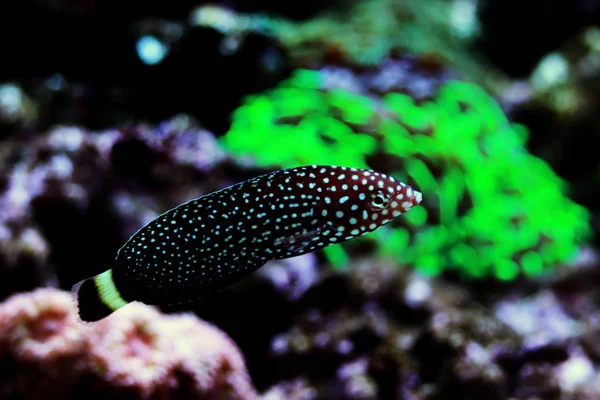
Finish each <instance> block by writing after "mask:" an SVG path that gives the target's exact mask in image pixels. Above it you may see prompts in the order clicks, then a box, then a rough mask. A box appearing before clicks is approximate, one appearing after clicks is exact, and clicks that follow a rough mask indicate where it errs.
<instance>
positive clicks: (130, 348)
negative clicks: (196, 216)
mask: <svg viewBox="0 0 600 400" xmlns="http://www.w3.org/2000/svg"><path fill="white" fill-rule="evenodd" d="M0 369H2V370H11V371H12V372H13V374H11V375H10V376H9V377H4V378H5V379H3V381H4V382H8V383H3V384H0V393H12V394H14V395H16V396H17V397H19V398H25V399H29V398H32V399H33V398H36V399H37V398H42V397H43V398H44V399H46V400H47V399H64V398H80V397H83V396H87V395H88V394H89V391H90V390H91V391H92V392H93V393H94V394H98V395H102V396H104V395H127V396H129V397H131V398H133V399H156V398H160V399H170V398H195V399H196V398H201V399H224V400H226V399H232V400H233V399H240V400H246V399H255V398H257V397H258V395H257V393H256V391H255V389H254V388H253V386H252V384H251V383H250V379H249V376H248V372H247V370H246V366H245V362H244V359H243V356H242V354H241V353H240V351H239V349H238V348H237V346H236V345H235V343H233V341H232V340H231V339H230V338H229V337H227V336H226V335H225V334H224V333H223V332H222V331H220V330H219V329H218V328H216V327H215V326H213V325H210V324H208V323H206V322H203V321H200V320H199V319H198V318H196V317H195V316H192V315H164V314H161V313H160V312H159V311H157V310H156V309H154V308H151V307H149V306H146V305H143V304H141V303H133V304H131V305H129V306H127V307H125V308H123V309H121V310H119V311H117V312H116V313H114V314H113V315H112V316H111V317H109V318H107V319H105V320H103V321H100V322H98V323H96V324H82V323H80V322H79V321H78V320H77V317H76V310H75V306H74V304H73V300H72V298H71V296H70V295H69V294H68V293H66V292H62V291H59V290H55V289H38V290H36V291H34V292H31V293H23V294H19V295H15V296H13V297H11V298H10V299H8V300H7V301H6V302H4V303H2V304H0ZM81 391H83V393H81Z"/></svg>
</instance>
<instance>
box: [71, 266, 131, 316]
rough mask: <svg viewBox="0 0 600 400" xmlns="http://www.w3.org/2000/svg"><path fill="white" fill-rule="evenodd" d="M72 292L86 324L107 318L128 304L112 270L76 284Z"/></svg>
mask: <svg viewBox="0 0 600 400" xmlns="http://www.w3.org/2000/svg"><path fill="white" fill-rule="evenodd" d="M71 291H72V292H73V295H74V296H75V301H76V303H77V308H78V312H79V317H80V318H81V320H83V321H85V322H95V321H99V320H101V319H103V318H106V317H108V316H109V315H110V314H112V313H113V312H114V311H115V310H118V309H119V308H121V307H123V306H124V305H127V303H128V302H127V301H125V300H123V298H122V297H121V294H120V293H119V291H118V290H117V288H116V286H115V284H114V281H113V279H112V269H109V270H108V271H105V272H103V273H101V274H99V275H96V276H94V277H92V278H88V279H85V280H83V281H81V282H79V283H76V284H75V285H74V286H73V289H71Z"/></svg>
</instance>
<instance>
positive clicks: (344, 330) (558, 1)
mask: <svg viewBox="0 0 600 400" xmlns="http://www.w3.org/2000/svg"><path fill="white" fill-rule="evenodd" d="M0 140H1V142H0V301H2V303H0V399H2V400H3V399H8V400H13V399H15V400H16V399H45V400H53V399H88V400H92V399H107V398H108V399H156V400H159V399H160V400H162V399H264V400H276V399H277V400H278V399H290V400H312V399H315V400H316V399H343V400H355V399H356V400H359V399H360V400H372V399H399V400H445V399H467V400H476V399H485V400H503V399H515V400H517V399H518V400H521V399H530V400H533V399H551V400H588V399H589V400H593V399H596V400H597V399H600V260H599V258H598V251H597V248H598V244H599V243H600V241H599V236H598V230H599V228H600V220H599V217H600V157H599V156H598V154H599V152H600V1H599V0H553V1H548V0H528V1H516V0H326V1H317V0H307V1H287V2H286V1H278V0H229V1H222V2H211V3H207V2H203V1H200V0H180V1H171V2H161V1H158V2H156V3H154V2H143V1H139V0H130V1H128V2H118V1H115V0H104V1H102V0H22V1H18V2H8V1H4V2H2V3H1V4H0ZM306 164H330V165H342V166H347V167H359V168H369V169H375V170H377V171H380V172H384V173H386V174H390V175H393V176H394V177H396V178H398V179H400V180H401V181H403V182H406V183H408V184H410V185H411V186H413V187H415V188H416V189H418V190H420V191H421V192H423V202H422V203H421V205H420V206H419V207H416V208H414V209H413V210H411V211H410V212H409V213H407V214H406V215H405V216H403V217H400V218H398V219H397V220H394V222H393V223H392V224H390V225H387V226H386V227H384V228H381V229H379V230H377V231H376V232H374V233H372V234H370V235H367V236H365V237H363V238H359V239H356V240H352V241H349V242H346V243H344V244H342V245H335V246H330V247H328V248H326V249H325V250H324V251H319V252H316V253H311V254H307V255H304V256H300V257H296V258H291V259H286V260H280V261H272V262H269V263H268V264H267V265H265V266H264V267H263V268H261V269H260V270H259V271H257V272H256V273H254V274H253V275H252V276H250V277H248V278H246V279H244V280H243V281H242V282H240V283H239V284H237V285H235V286H233V287H231V288H229V289H228V290H226V291H224V292H222V293H220V294H218V295H216V296H213V297H210V298H207V299H204V300H202V301H199V302H198V303H197V304H193V305H192V306H190V307H189V308H187V309H182V310H178V311H175V312H171V311H169V312H166V311H165V310H159V309H158V308H155V307H149V306H145V305H142V304H132V305H129V306H127V307H125V308H123V309H121V310H119V311H117V312H116V313H114V315H112V316H111V317H109V318H107V319H105V320H103V321H101V322H98V323H96V324H88V325H83V324H80V323H79V322H78V321H77V318H76V311H75V306H74V304H73V302H72V299H71V296H70V292H69V290H70V288H71V286H72V285H73V284H74V283H76V282H78V281H80V280H82V279H84V278H87V277H89V276H92V275H95V274H98V273H100V272H102V271H104V270H106V269H107V268H110V267H111V266H112V265H113V262H114V257H115V255H116V252H117V250H118V249H119V248H120V247H121V246H122V245H123V244H124V243H125V241H126V240H127V239H128V238H129V236H130V235H132V234H133V233H135V232H136V231H137V229H139V228H140V227H141V226H143V225H144V224H146V223H147V222H149V221H150V220H152V219H153V218H155V217H156V216H158V215H159V214H161V213H162V212H164V211H166V210H167V209H169V208H172V207H174V206H176V205H178V204H180V203H183V202H185V201H187V200H189V199H191V198H194V197H198V196H201V195H203V194H207V193H210V192H212V191H215V190H218V189H221V188H223V187H225V186H228V185H231V184H234V183H237V182H240V181H243V180H245V179H248V178H251V177H254V176H257V175H260V174H262V173H265V172H268V171H273V170H277V169H281V168H286V167H292V166H298V165H306Z"/></svg>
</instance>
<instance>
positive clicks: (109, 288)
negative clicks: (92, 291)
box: [94, 269, 127, 310]
mask: <svg viewBox="0 0 600 400" xmlns="http://www.w3.org/2000/svg"><path fill="white" fill-rule="evenodd" d="M94 283H95V284H96V288H98V295H99V296H100V300H102V303H104V304H105V305H106V306H107V307H109V308H110V309H112V310H117V309H119V308H121V307H123V306H124V305H126V304H127V302H126V301H125V300H123V298H122V297H121V294H120V293H119V291H118V290H117V287H116V286H115V283H114V281H113V279H112V269H109V270H108V271H105V272H103V273H101V274H100V275H97V276H96V277H95V278H94Z"/></svg>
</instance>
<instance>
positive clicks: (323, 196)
mask: <svg viewBox="0 0 600 400" xmlns="http://www.w3.org/2000/svg"><path fill="white" fill-rule="evenodd" d="M421 199H422V195H421V193H420V192H418V191H416V190H414V189H413V188H411V187H410V186H408V185H406V184H404V183H402V182H399V181H397V180H396V179H394V178H392V177H390V176H386V175H384V174H381V173H378V172H375V171H368V170H361V169H355V168H346V167H335V166H318V165H313V166H304V167H297V168H291V169H285V170H280V171H276V172H271V173H268V174H265V175H261V176H259V177H257V178H252V179H249V180H247V181H244V182H241V183H238V184H235V185H232V186H229V187H227V188H224V189H222V190H219V191H216V192H213V193H210V194H207V195H204V196H202V197H199V198H197V199H194V200H190V201H189V202H187V203H184V204H181V205H179V206H178V207H175V208H173V209H171V210H169V211H167V212H165V213H164V214H162V215H160V216H159V217H157V218H156V219H154V220H153V221H151V222H149V223H148V224H147V225H146V226H144V227H142V228H141V229H140V230H138V231H137V232H136V233H135V234H134V235H133V236H131V238H130V239H129V240H128V241H127V243H125V245H124V246H123V247H122V248H121V249H120V250H119V251H118V253H117V257H116V262H115V266H114V267H113V268H112V269H109V270H107V271H105V272H103V273H101V274H99V275H96V276H95V277H92V278H89V279H86V280H84V281H82V282H79V283H78V284H76V285H75V286H73V292H74V294H75V296H76V300H77V303H78V307H79V315H80V317H81V319H82V320H84V321H97V320H99V319H102V318H104V317H106V316H108V315H109V314H111V313H112V312H113V311H115V310H116V309H118V308H120V307H123V306H125V305H126V304H127V303H129V302H131V301H141V302H144V303H146V304H155V305H177V304H182V303H187V302H191V301H194V300H197V299H199V298H202V297H206V296H208V295H210V294H211V293H214V292H217V291H220V290H222V289H225V288H226V287H228V286H230V285H232V284H233V283H235V282H237V281H239V280H240V279H242V278H243V277H245V276H246V275H248V274H250V273H252V272H254V271H256V270H257V269H258V268H260V267H261V266H263V265H264V264H265V263H266V262H267V261H269V260H274V259H282V258H288V257H294V256H298V255H301V254H304V253H307V252H311V251H314V250H317V249H322V248H324V247H326V246H328V245H330V244H333V243H340V242H344V241H347V240H351V239H353V238H355V237H357V236H361V235H364V234H366V233H369V232H372V231H374V230H376V229H377V228H379V227H381V226H383V225H385V224H387V223H388V222H390V221H391V220H392V219H393V218H395V217H397V216H399V215H400V214H402V213H404V212H406V211H408V210H409V209H410V208H411V207H413V206H415V205H417V204H419V203H420V202H421Z"/></svg>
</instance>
